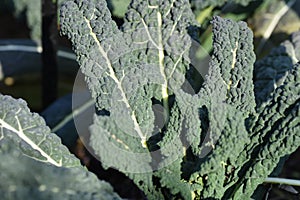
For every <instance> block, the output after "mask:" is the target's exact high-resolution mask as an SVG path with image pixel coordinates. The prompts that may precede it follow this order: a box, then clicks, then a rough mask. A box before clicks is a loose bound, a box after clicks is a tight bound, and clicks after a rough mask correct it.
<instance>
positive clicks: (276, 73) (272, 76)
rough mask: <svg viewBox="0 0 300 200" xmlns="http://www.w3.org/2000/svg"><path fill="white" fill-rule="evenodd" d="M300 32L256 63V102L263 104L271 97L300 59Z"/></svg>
mask: <svg viewBox="0 0 300 200" xmlns="http://www.w3.org/2000/svg"><path fill="white" fill-rule="evenodd" d="M299 41H300V32H295V33H293V34H292V36H291V40H287V41H284V42H283V43H281V44H280V46H279V47H277V48H274V49H272V50H271V52H270V54H269V55H268V56H266V57H264V58H263V59H261V60H259V61H258V62H257V63H256V64H255V77H254V80H255V91H256V92H255V93H256V102H257V104H261V103H263V102H266V101H267V100H268V99H269V98H270V94H271V93H272V92H274V90H275V89H276V88H277V87H279V86H280V85H281V84H282V83H283V82H284V80H285V79H286V76H287V75H288V73H287V72H288V71H289V70H291V69H292V68H293V65H294V64H296V63H297V62H299V60H300V51H299V48H300V43H299Z"/></svg>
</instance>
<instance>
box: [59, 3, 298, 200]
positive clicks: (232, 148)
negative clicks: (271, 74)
mask: <svg viewBox="0 0 300 200" xmlns="http://www.w3.org/2000/svg"><path fill="white" fill-rule="evenodd" d="M61 23H62V24H61V28H62V32H63V33H64V34H66V35H67V36H68V37H69V38H70V39H71V41H72V43H73V45H74V50H75V52H76V54H77V58H78V61H79V63H80V65H81V69H82V71H83V73H84V74H85V75H86V81H87V83H88V86H89V89H90V90H91V92H92V96H93V98H94V99H95V102H96V106H97V109H98V110H99V111H105V112H101V113H105V114H104V115H95V120H94V125H92V127H91V138H90V145H91V146H92V148H93V149H94V152H95V154H96V155H97V156H99V158H100V159H101V161H102V163H103V165H104V166H105V167H115V168H117V169H119V170H120V171H123V172H124V173H126V174H127V175H128V176H129V177H130V178H132V179H133V180H134V182H135V183H136V184H137V185H138V186H139V187H140V188H141V189H142V190H143V191H144V192H145V194H146V195H147V197H148V198H149V199H172V198H173V199H176V198H179V199H193V198H199V199H206V198H207V199H209V198H216V199H222V198H223V199H228V198H231V197H233V196H234V197H237V199H239V197H245V199H249V198H250V196H251V195H252V193H253V192H254V190H255V188H256V187H257V185H259V184H261V183H262V182H263V180H264V178H265V177H267V176H268V175H269V174H270V173H271V172H272V170H273V169H274V167H275V166H276V165H277V163H278V159H279V158H278V159H273V158H272V156H271V155H275V154H276V155H278V156H279V157H281V156H284V154H289V153H291V152H292V151H293V150H294V149H295V148H296V147H297V146H298V145H297V144H292V143H291V142H290V141H292V140H293V139H295V138H296V137H297V136H296V135H295V134H296V132H297V131H298V132H299V124H298V121H297V120H299V116H298V115H299V112H298V110H297V109H298V101H299V91H298V86H299V84H298V83H297V81H298V78H297V73H298V72H296V71H295V72H289V73H290V74H291V75H288V77H289V78H287V79H286V82H284V84H283V85H282V86H281V87H280V88H281V89H279V88H278V89H277V90H276V91H277V93H274V95H273V97H272V98H271V100H270V101H269V102H268V104H267V105H265V106H264V107H262V108H261V109H257V110H258V111H257V110H256V109H255V108H256V103H255V96H254V85H253V65H254V61H255V54H254V52H253V44H252V42H253V40H252V38H253V35H252V32H251V30H250V29H249V28H248V27H247V25H246V23H244V22H238V23H236V22H233V21H231V20H226V19H222V18H220V17H214V19H213V21H212V23H213V34H214V37H213V48H214V51H213V55H212V59H211V62H210V66H209V72H208V75H207V77H206V80H205V82H204V84H203V86H202V88H201V89H200V91H199V92H198V93H195V91H193V90H189V89H186V88H183V87H182V86H183V85H184V84H185V83H186V80H185V78H186V73H187V70H188V69H189V66H190V65H192V64H193V63H192V61H191V60H192V58H190V55H191V54H190V52H189V51H190V47H191V45H192V37H191V35H192V34H190V33H191V32H192V31H193V30H195V26H197V24H196V23H195V20H194V16H193V14H192V12H191V9H190V6H189V3H188V1H186V0H173V1H171V0H168V1H156V0H147V1H139V0H133V1H132V2H131V4H130V6H129V9H128V11H127V13H126V18H125V23H124V25H123V26H122V27H121V29H118V27H117V26H116V24H115V22H114V21H112V20H111V17H110V13H109V11H108V9H107V5H106V3H105V1H103V0H99V1H98V2H97V3H96V4H94V3H93V2H92V1H85V0H74V1H69V2H67V3H66V4H64V6H63V7H62V9H61ZM293 92H294V93H293ZM157 111H158V112H157ZM292 118H293V119H295V121H291V120H290V119H292ZM283 124H284V125H287V126H288V127H285V126H283ZM260 136H261V137H260ZM277 137H279V138H281V139H280V140H279V141H277V142H276V141H275V139H276V138H277ZM287 141H289V142H287ZM282 145H290V146H289V148H288V149H287V150H283V149H282V150H281V151H280V152H278V153H276V151H277V150H278V149H279V148H282ZM266 149H268V150H269V151H267V150H266ZM258 157H259V158H260V157H264V158H265V160H266V165H264V162H263V161H262V162H257V158H258ZM259 165H262V166H264V167H265V168H266V169H267V170H265V171H264V173H262V175H261V177H260V178H259V179H254V180H253V179H251V178H250V179H249V176H250V177H251V176H252V175H254V172H255V170H257V166H259ZM253 170H254V171H253ZM252 185H255V187H251V186H252ZM241 186H242V187H241ZM245 187H247V188H248V190H247V191H245V190H244V189H243V188H245ZM235 192H236V194H235ZM227 197H228V198H227Z"/></svg>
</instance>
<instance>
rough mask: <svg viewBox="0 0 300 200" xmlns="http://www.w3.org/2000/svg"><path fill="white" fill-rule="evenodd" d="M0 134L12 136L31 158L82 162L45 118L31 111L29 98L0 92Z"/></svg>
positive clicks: (71, 163)
mask: <svg viewBox="0 0 300 200" xmlns="http://www.w3.org/2000/svg"><path fill="white" fill-rule="evenodd" d="M0 128H1V129H0V134H1V135H0V136H1V138H9V139H11V140H12V141H14V142H15V144H16V146H19V148H20V150H21V151H22V152H23V153H24V154H25V155H27V156H28V157H30V158H33V159H35V160H39V161H41V162H45V163H49V164H51V165H54V166H57V167H62V166H64V167H75V166H80V162H79V160H78V159H76V158H75V156H73V155H72V154H70V153H69V151H68V149H67V148H66V147H65V146H63V145H62V144H61V140H60V138H59V137H58V136H57V135H55V134H54V133H51V132H50V128H49V127H47V126H46V124H45V121H44V119H43V118H41V117H40V116H39V115H38V114H36V113H31V112H30V110H29V108H28V107H27V105H26V102H25V101H23V100H21V99H19V100H16V99H13V98H12V97H10V96H5V95H2V94H0Z"/></svg>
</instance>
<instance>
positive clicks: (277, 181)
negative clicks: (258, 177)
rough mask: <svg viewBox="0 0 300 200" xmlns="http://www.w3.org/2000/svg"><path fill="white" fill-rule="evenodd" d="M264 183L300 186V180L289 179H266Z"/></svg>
mask: <svg viewBox="0 0 300 200" xmlns="http://www.w3.org/2000/svg"><path fill="white" fill-rule="evenodd" d="M264 182H265V183H273V184H285V185H293V186H300V180H295V179H287V178H275V177H268V178H266V179H265V181H264Z"/></svg>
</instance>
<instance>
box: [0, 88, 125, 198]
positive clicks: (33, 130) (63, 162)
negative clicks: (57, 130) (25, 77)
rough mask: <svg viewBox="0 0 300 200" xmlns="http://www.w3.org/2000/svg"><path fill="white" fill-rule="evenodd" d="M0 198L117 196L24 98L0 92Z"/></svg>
mask: <svg viewBox="0 0 300 200" xmlns="http://www.w3.org/2000/svg"><path fill="white" fill-rule="evenodd" d="M0 127H1V131H0V136H1V137H0V156H1V163H0V171H1V172H0V179H1V180H5V181H1V183H0V192H1V199H3V200H6V199H32V198H37V199H45V200H46V199H86V200H88V199H103V200H104V199H119V197H118V195H116V194H114V193H113V190H112V188H111V186H110V185H109V184H107V183H105V182H101V181H99V180H98V179H97V177H96V176H95V175H93V174H91V173H90V172H88V171H87V170H86V169H85V168H83V167H82V166H81V165H80V161H79V160H78V159H76V158H75V156H73V155H72V154H70V152H69V151H68V150H67V148H66V147H65V146H63V145H62V144H61V142H60V139H59V137H58V136H56V135H55V134H54V133H50V129H49V128H48V127H47V126H46V125H45V122H44V120H43V118H41V117H39V116H38V115H37V114H35V113H31V112H30V111H29V109H28V107H27V105H26V103H25V101H23V100H20V99H19V100H16V99H13V98H12V97H9V96H3V95H2V94H0Z"/></svg>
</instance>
